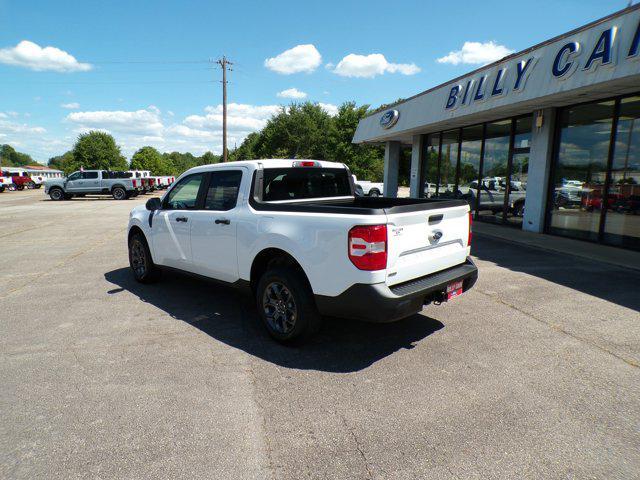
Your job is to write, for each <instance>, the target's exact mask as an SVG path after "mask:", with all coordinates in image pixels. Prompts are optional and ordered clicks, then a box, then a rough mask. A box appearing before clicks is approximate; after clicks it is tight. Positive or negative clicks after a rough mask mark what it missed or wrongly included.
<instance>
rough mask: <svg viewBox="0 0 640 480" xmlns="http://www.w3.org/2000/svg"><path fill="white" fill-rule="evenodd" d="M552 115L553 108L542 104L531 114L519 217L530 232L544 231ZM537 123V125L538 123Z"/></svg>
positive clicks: (551, 143) (550, 158)
mask: <svg viewBox="0 0 640 480" xmlns="http://www.w3.org/2000/svg"><path fill="white" fill-rule="evenodd" d="M555 119H556V109H555V108H545V109H543V110H538V111H537V112H535V113H534V114H533V131H532V132H531V150H530V153H529V170H528V175H527V193H526V196H525V202H524V219H523V221H522V229H523V230H528V231H530V232H536V233H542V232H543V231H544V220H545V215H546V208H547V193H548V190H549V174H550V171H551V162H552V161H553V158H552V156H553V136H554V132H555ZM540 123H541V126H540V127H538V125H540Z"/></svg>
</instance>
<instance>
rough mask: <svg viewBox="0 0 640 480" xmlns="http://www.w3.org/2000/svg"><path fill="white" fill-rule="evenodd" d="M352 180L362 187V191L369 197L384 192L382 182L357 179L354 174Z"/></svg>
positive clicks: (377, 195)
mask: <svg viewBox="0 0 640 480" xmlns="http://www.w3.org/2000/svg"><path fill="white" fill-rule="evenodd" d="M353 182H354V183H355V184H356V185H360V186H361V187H362V191H363V192H364V194H365V195H367V196H369V197H379V196H381V195H382V194H383V193H384V183H380V182H370V181H368V180H358V178H357V177H356V176H355V175H354V176H353Z"/></svg>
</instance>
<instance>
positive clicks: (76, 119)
mask: <svg viewBox="0 0 640 480" xmlns="http://www.w3.org/2000/svg"><path fill="white" fill-rule="evenodd" d="M67 120H68V121H70V122H72V123H74V124H76V125H77V126H79V127H80V129H82V130H87V129H102V130H106V131H109V132H119V133H135V134H142V135H157V134H159V133H161V132H162V129H163V125H162V122H161V119H160V112H159V110H158V109H157V108H155V107H153V106H150V107H149V108H148V109H146V110H136V111H133V112H127V111H122V110H115V111H104V110H102V111H94V112H74V113H70V114H69V115H67Z"/></svg>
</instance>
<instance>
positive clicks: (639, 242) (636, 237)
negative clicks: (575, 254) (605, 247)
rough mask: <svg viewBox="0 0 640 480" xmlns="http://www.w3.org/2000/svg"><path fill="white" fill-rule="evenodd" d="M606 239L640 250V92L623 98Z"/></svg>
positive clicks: (617, 132)
mask: <svg viewBox="0 0 640 480" xmlns="http://www.w3.org/2000/svg"><path fill="white" fill-rule="evenodd" d="M615 138H616V142H615V149H614V152H613V159H612V162H611V173H610V180H609V195H608V198H607V212H606V217H605V225H604V236H603V240H604V241H605V242H606V243H609V244H612V245H617V246H622V247H627V248H633V249H635V250H640V96H633V97H627V98H623V99H621V100H620V106H619V116H618V125H617V129H616V135H615Z"/></svg>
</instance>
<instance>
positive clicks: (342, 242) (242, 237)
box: [128, 160, 477, 342]
mask: <svg viewBox="0 0 640 480" xmlns="http://www.w3.org/2000/svg"><path fill="white" fill-rule="evenodd" d="M470 223H471V221H470V215H469V206H468V204H467V202H465V201H464V200H431V199H411V198H384V197H380V198H371V197H356V196H354V183H353V179H352V177H351V175H350V172H349V169H348V168H347V167H346V166H345V165H343V164H340V163H333V162H324V161H314V160H263V161H245V162H230V163H221V164H216V165H205V166H201V167H196V168H192V169H191V170H188V171H187V172H185V173H184V174H183V175H182V176H181V177H180V178H179V179H178V180H177V181H176V183H175V184H174V185H173V186H172V187H171V188H170V189H169V190H168V191H167V193H165V195H164V196H163V197H162V199H160V198H157V197H154V198H151V199H149V200H148V201H147V204H146V206H139V207H136V208H134V209H133V211H132V212H131V215H130V219H129V228H128V247H129V261H130V266H131V270H132V272H133V275H134V276H135V278H136V280H138V281H140V282H143V283H148V282H152V281H154V280H157V279H158V276H159V274H160V271H161V268H163V267H170V268H172V269H179V270H183V271H186V272H191V273H195V274H198V275H201V276H205V277H209V278H213V279H215V280H219V281H223V282H226V283H228V284H231V285H236V286H240V287H246V288H248V289H250V290H251V291H252V293H253V295H254V297H255V299H256V302H257V306H258V312H259V314H260V316H261V317H262V319H263V320H264V323H265V325H266V327H267V329H268V331H269V333H270V334H271V335H272V336H273V337H275V338H276V339H278V340H280V341H285V342H286V341H292V340H294V339H296V338H300V337H304V336H306V335H308V334H310V333H312V332H314V331H315V330H317V328H318V327H319V325H320V319H321V315H322V314H325V315H331V316H338V317H349V318H358V319H363V320H370V321H375V322H390V321H394V320H398V319H401V318H403V317H407V316H409V315H412V314H414V313H416V312H419V311H420V310H421V309H422V307H423V305H424V304H427V303H430V302H443V301H446V300H448V299H450V298H452V297H455V296H457V295H459V294H461V293H462V292H463V291H466V290H468V289H469V288H471V287H472V286H473V284H474V283H475V281H476V278H477V269H476V266H475V265H474V264H473V262H472V261H471V259H470V258H469V244H470V241H471V234H470V226H471V225H470Z"/></svg>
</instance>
